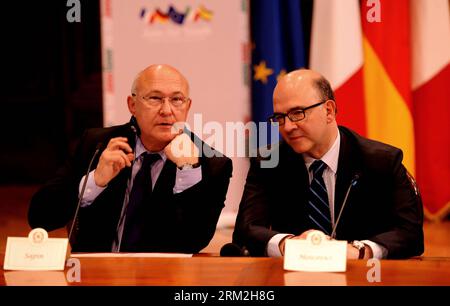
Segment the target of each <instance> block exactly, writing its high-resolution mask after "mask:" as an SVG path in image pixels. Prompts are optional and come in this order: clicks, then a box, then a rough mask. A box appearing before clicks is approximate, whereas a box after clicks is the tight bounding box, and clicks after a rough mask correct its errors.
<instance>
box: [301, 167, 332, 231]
mask: <svg viewBox="0 0 450 306" xmlns="http://www.w3.org/2000/svg"><path fill="white" fill-rule="evenodd" d="M326 168H327V165H326V164H325V163H324V162H323V161H321V160H316V161H314V162H313V163H312V165H311V166H310V167H309V171H311V172H312V174H313V178H312V180H311V185H310V186H309V192H308V205H307V207H308V209H307V211H308V217H309V220H310V221H311V226H312V228H314V229H318V230H320V231H322V232H324V233H325V234H327V235H330V234H331V213H330V204H329V202H328V192H327V188H326V186H325V182H324V180H323V177H322V174H323V171H325V169H326Z"/></svg>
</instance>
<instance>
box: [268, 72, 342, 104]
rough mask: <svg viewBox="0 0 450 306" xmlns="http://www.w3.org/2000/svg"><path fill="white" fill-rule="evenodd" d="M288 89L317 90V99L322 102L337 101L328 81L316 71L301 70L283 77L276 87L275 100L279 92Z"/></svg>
mask: <svg viewBox="0 0 450 306" xmlns="http://www.w3.org/2000/svg"><path fill="white" fill-rule="evenodd" d="M288 88H290V89H292V90H296V91H299V92H301V91H305V90H310V89H311V88H315V89H316V91H317V98H319V99H320V100H322V101H326V100H333V101H336V100H335V97H334V93H333V90H332V88H331V85H330V83H329V82H328V80H327V79H325V77H324V76H323V75H321V74H320V73H318V72H316V71H314V70H309V69H299V70H295V71H292V72H290V73H288V74H286V75H285V76H283V77H282V78H281V79H280V80H279V82H278V84H277V86H276V87H275V90H274V99H275V95H276V93H277V92H279V91H280V90H281V91H284V90H286V89H288Z"/></svg>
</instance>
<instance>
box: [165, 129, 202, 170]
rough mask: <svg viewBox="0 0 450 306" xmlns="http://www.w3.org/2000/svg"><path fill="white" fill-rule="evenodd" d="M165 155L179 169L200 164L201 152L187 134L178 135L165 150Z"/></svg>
mask: <svg viewBox="0 0 450 306" xmlns="http://www.w3.org/2000/svg"><path fill="white" fill-rule="evenodd" d="M164 153H165V154H166V156H167V158H168V159H169V160H171V161H172V162H173V163H174V164H176V165H177V167H181V166H183V165H185V164H190V165H194V164H196V163H198V157H199V155H200V154H199V150H198V148H197V146H196V145H195V144H194V143H193V142H192V141H191V139H190V138H189V136H188V135H187V134H184V133H183V134H180V135H177V136H176V137H175V138H174V139H173V140H172V141H171V142H170V143H169V144H168V145H167V146H166V147H165V148H164Z"/></svg>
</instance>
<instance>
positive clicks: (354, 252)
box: [347, 243, 373, 259]
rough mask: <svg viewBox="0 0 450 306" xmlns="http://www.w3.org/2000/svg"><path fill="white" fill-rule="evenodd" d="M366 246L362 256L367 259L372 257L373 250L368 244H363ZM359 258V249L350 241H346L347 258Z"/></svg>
mask: <svg viewBox="0 0 450 306" xmlns="http://www.w3.org/2000/svg"><path fill="white" fill-rule="evenodd" d="M365 246H366V248H365V250H364V258H363V259H369V258H372V257H373V251H372V248H371V247H370V246H368V245H367V244H365ZM358 258H359V250H358V249H357V248H355V247H354V246H353V245H352V244H351V243H347V259H358Z"/></svg>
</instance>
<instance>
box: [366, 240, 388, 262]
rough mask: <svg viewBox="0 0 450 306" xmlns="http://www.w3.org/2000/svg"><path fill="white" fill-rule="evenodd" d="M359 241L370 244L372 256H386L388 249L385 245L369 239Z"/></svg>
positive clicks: (380, 257) (377, 257) (378, 257)
mask: <svg viewBox="0 0 450 306" xmlns="http://www.w3.org/2000/svg"><path fill="white" fill-rule="evenodd" d="M361 242H362V243H364V244H367V245H368V246H370V248H371V249H372V253H373V258H376V259H383V258H386V257H387V254H388V250H387V249H386V248H385V247H383V246H381V245H379V244H378V243H375V242H373V241H370V240H362V241H361Z"/></svg>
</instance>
